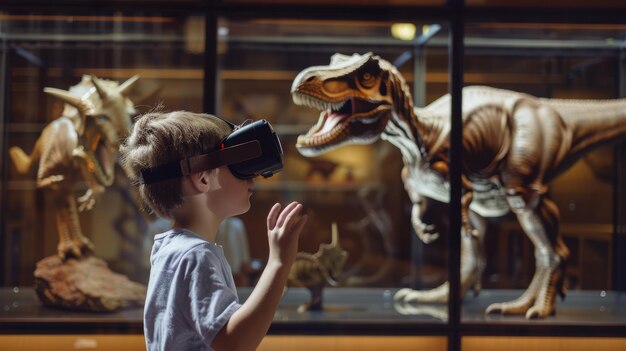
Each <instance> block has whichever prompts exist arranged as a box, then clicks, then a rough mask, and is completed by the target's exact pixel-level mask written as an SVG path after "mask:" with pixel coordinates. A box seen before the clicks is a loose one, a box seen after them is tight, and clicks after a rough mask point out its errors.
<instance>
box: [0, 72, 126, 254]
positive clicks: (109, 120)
mask: <svg viewBox="0 0 626 351" xmlns="http://www.w3.org/2000/svg"><path fill="white" fill-rule="evenodd" d="M137 79H138V77H137V76H134V77H132V78H130V79H129V80H127V81H126V82H124V83H123V84H121V85H118V83H117V82H113V81H106V80H100V79H98V78H96V77H93V76H91V77H88V76H83V79H82V81H81V82H80V83H79V84H78V85H75V86H73V87H72V88H70V91H65V90H61V89H55V88H45V89H44V91H45V92H46V93H48V94H50V95H52V96H54V97H56V98H59V99H61V100H62V101H63V102H65V107H64V110H63V114H62V116H61V117H59V118H57V119H55V120H54V121H52V122H51V123H50V124H48V125H47V126H46V127H45V128H44V130H43V132H42V133H41V136H40V137H39V139H37V142H36V143H35V146H34V149H33V151H32V152H31V154H30V155H27V154H26V153H25V152H24V151H23V150H22V149H20V148H19V147H12V148H11V149H10V150H9V153H10V155H11V159H12V160H13V163H14V164H15V167H16V168H17V170H18V171H19V172H20V173H23V174H25V173H28V172H29V170H30V169H31V167H33V166H34V165H36V166H37V187H38V188H46V189H51V190H52V191H53V194H54V200H55V204H56V206H55V208H56V211H57V213H56V223H57V230H58V234H59V243H58V247H57V250H58V254H59V256H60V257H61V258H62V259H65V258H66V257H68V256H74V257H81V256H82V255H83V254H85V253H87V252H90V251H92V250H93V245H92V244H91V242H90V241H89V239H87V238H86V237H85V236H84V235H83V233H82V231H81V228H80V223H79V220H78V211H84V210H89V209H91V208H92V207H93V205H94V204H95V202H96V199H97V197H98V196H99V195H101V194H102V193H103V192H104V189H105V187H107V186H110V185H111V184H112V183H113V180H114V170H115V159H116V155H117V150H118V147H119V140H120V138H122V137H125V136H126V135H127V134H128V132H129V130H130V126H131V119H130V116H131V115H132V114H133V113H134V112H135V109H134V105H133V103H132V102H131V101H130V100H129V99H128V98H127V97H126V95H127V93H128V92H129V90H130V89H131V87H132V85H133V84H134V83H135V82H136V81H137ZM80 180H84V181H85V182H86V184H87V186H88V189H87V191H86V192H85V193H84V195H82V196H81V197H79V198H78V207H77V204H76V199H75V198H74V195H73V188H74V185H75V184H76V183H77V182H79V181H80Z"/></svg>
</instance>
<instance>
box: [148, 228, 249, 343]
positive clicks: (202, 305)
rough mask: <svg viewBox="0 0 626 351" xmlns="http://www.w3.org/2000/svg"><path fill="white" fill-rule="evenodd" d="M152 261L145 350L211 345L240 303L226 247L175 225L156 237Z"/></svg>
mask: <svg viewBox="0 0 626 351" xmlns="http://www.w3.org/2000/svg"><path fill="white" fill-rule="evenodd" d="M150 264H151V269H150V281H149V282H148V293H147V296H146V303H145V306H144V335H145V337H146V346H147V350H148V351H153V350H159V351H160V350H177V351H179V350H181V351H182V350H212V348H211V343H212V342H213V339H214V338H215V336H216V335H217V333H218V332H219V331H220V330H221V329H222V327H223V326H224V325H225V324H226V322H228V320H229V319H230V317H231V316H232V314H233V313H234V312H235V311H237V309H239V307H241V304H239V298H238V297H237V290H236V289H235V283H234V282H233V276H232V273H231V270H230V267H229V265H228V262H227V261H226V258H225V257H224V251H223V250H222V247H221V246H218V245H215V244H211V243H209V242H208V241H207V240H205V239H204V238H202V237H200V236H198V235H197V234H195V233H193V232H191V231H188V230H181V229H172V230H169V231H167V232H165V233H162V234H158V235H156V236H155V237H154V245H153V247H152V254H151V256H150Z"/></svg>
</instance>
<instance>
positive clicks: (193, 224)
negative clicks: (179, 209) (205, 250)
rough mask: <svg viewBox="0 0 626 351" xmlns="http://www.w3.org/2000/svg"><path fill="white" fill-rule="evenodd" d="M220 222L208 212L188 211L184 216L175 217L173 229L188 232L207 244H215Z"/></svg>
mask: <svg viewBox="0 0 626 351" xmlns="http://www.w3.org/2000/svg"><path fill="white" fill-rule="evenodd" d="M221 222H222V220H221V219H220V218H217V216H215V214H213V213H212V212H210V211H197V212H193V211H189V212H186V213H185V215H179V216H175V218H174V224H173V228H184V229H187V230H190V231H192V232H194V233H196V234H198V235H200V236H201V237H203V238H205V239H206V240H208V241H209V242H212V243H215V237H216V236H217V230H218V228H219V226H220V224H221Z"/></svg>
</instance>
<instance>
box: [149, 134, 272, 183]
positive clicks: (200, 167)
mask: <svg viewBox="0 0 626 351" xmlns="http://www.w3.org/2000/svg"><path fill="white" fill-rule="evenodd" d="M261 154H262V151H261V143H260V142H259V141H258V140H251V141H248V142H245V143H242V144H237V145H233V146H229V147H226V148H225V147H224V145H223V144H222V148H221V149H219V150H217V151H214V152H211V153H208V154H204V155H198V156H193V157H189V158H184V159H182V160H180V161H175V162H170V163H166V164H164V165H161V166H157V167H153V168H147V169H142V170H141V171H140V172H139V181H140V183H143V184H146V185H148V184H152V183H156V182H160V181H164V180H168V179H172V178H178V177H182V176H186V175H189V174H193V173H197V172H202V171H206V170H209V169H214V168H218V167H221V166H224V165H230V164H233V163H239V162H243V161H247V160H251V159H253V158H257V157H259V156H261Z"/></svg>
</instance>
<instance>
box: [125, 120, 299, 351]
mask: <svg viewBox="0 0 626 351" xmlns="http://www.w3.org/2000/svg"><path fill="white" fill-rule="evenodd" d="M265 123H266V122H265ZM267 125H268V126H269V124H267ZM233 127H234V126H232V125H230V124H229V123H227V122H226V121H224V120H221V119H219V118H217V117H215V116H211V115H207V114H196V113H191V112H186V111H176V112H170V113H160V112H153V113H148V114H146V115H143V116H142V117H140V118H139V119H138V120H137V121H136V123H135V125H134V127H133V131H132V134H131V135H130V136H129V137H128V139H127V140H126V142H125V143H124V145H122V146H121V150H120V152H121V157H122V165H123V167H124V168H125V169H126V171H127V172H128V174H129V176H130V178H131V180H132V181H134V182H135V183H137V184H138V187H139V193H140V196H141V198H142V200H144V202H145V203H146V204H147V205H149V207H150V208H151V209H152V210H153V211H154V212H155V213H156V214H158V215H159V216H163V217H167V218H171V219H173V221H174V224H173V229H171V230H169V231H167V232H165V233H162V234H158V235H156V236H155V240H154V245H153V248H152V254H151V259H150V262H151V271H150V280H149V283H148V293H147V296H146V304H145V309H144V333H145V337H146V344H147V349H148V350H176V351H178V350H254V349H256V347H257V346H258V345H259V343H260V342H261V340H262V339H263V337H264V336H265V334H266V333H267V330H268V328H269V326H270V324H271V322H272V318H273V316H274V311H275V309H276V306H277V305H278V302H279V300H280V298H281V295H282V292H283V287H284V286H285V282H286V279H287V275H288V273H289V269H290V267H291V265H292V263H293V262H294V260H295V256H296V252H297V248H298V238H299V235H300V232H301V231H302V228H303V226H304V224H305V222H306V216H300V213H301V211H302V205H301V204H299V203H297V202H292V203H290V204H289V205H287V206H286V207H285V208H284V209H282V211H281V205H280V204H275V205H274V206H273V207H272V209H271V210H270V213H269V215H268V217H267V230H268V239H269V258H268V262H267V265H266V267H265V270H264V271H263V273H262V275H261V277H260V278H259V281H258V283H257V285H256V287H255V288H254V290H253V291H252V293H251V295H250V297H249V298H248V299H247V300H246V302H245V303H244V304H243V305H241V304H239V301H238V297H237V291H236V289H235V285H234V283H233V278H232V274H231V270H230V268H229V266H228V263H227V262H226V259H225V258H224V253H223V250H222V248H221V247H220V246H217V245H215V244H214V242H215V236H216V233H217V229H218V227H219V225H220V223H221V222H222V221H223V220H224V219H225V218H227V217H230V216H235V215H239V214H242V213H245V212H247V211H248V209H249V208H250V200H249V199H250V195H251V194H252V186H253V181H252V179H243V178H251V177H253V176H254V174H252V175H250V174H247V173H245V174H244V175H242V174H240V173H236V174H237V176H235V175H234V174H233V172H234V168H232V167H233V162H232V161H233V159H235V160H236V159H237V158H238V157H239V158H240V159H241V157H240V156H241V155H242V154H244V153H249V150H248V151H246V150H247V149H245V148H233V147H230V146H228V145H227V146H226V147H225V144H226V143H227V142H228V140H229V139H228V138H227V137H229V138H230V137H231V136H234V135H235V133H237V132H236V131H237V129H240V131H244V129H243V128H246V127H243V128H241V126H239V127H234V128H233ZM233 129H234V131H233ZM269 130H270V131H271V127H270V128H269ZM231 133H232V135H231ZM241 134H245V133H239V135H240V136H241ZM271 134H272V135H273V132H272V133H271ZM254 135H256V134H254ZM245 136H246V135H244V139H245ZM274 138H275V136H274ZM239 139H241V138H239ZM236 144H237V145H235V146H237V147H239V146H245V147H253V148H254V147H256V148H257V149H254V150H253V152H252V153H251V155H257V156H258V154H263V153H261V152H260V151H259V149H258V148H265V147H266V146H267V145H266V144H268V143H267V140H263V141H262V142H261V143H257V142H256V141H255V140H251V141H250V142H246V143H236ZM239 144H241V145H239ZM264 144H265V145H264ZM276 144H277V148H276V150H278V151H276V150H275V151H274V152H275V153H279V155H278V157H279V160H280V161H279V162H280V165H279V166H276V167H275V168H273V170H272V172H271V173H273V172H276V171H278V170H280V169H281V168H282V149H280V143H279V142H278V140H277V139H276ZM270 146H271V145H270ZM229 150H230V151H229ZM233 150H234V151H233ZM240 150H241V151H240ZM265 151H266V150H264V152H265ZM270 151H271V150H270ZM229 152H230V153H229ZM265 153H267V152H265ZM270 153H271V152H270ZM199 155H201V156H199ZM216 155H217V156H216ZM270 156H271V155H270ZM249 157H251V156H248V158H249ZM209 159H210V162H209V161H207V160H209ZM181 160H182V162H181ZM198 160H199V161H202V162H205V161H206V162H205V163H201V167H200V168H198V167H195V166H194V165H196V166H197V164H198V162H199V161H198ZM216 160H217V161H216ZM254 162H255V161H252V163H253V165H254ZM239 164H241V163H239ZM185 165H189V166H188V168H187V170H186V171H185V170H183V168H185V167H184V166H185ZM216 165H217V167H216ZM229 166H230V167H229ZM235 166H237V164H236V163H235ZM194 167H195V168H194ZM199 169H201V170H200V171H199ZM271 173H270V174H271Z"/></svg>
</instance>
